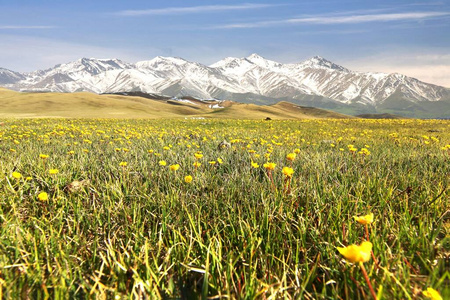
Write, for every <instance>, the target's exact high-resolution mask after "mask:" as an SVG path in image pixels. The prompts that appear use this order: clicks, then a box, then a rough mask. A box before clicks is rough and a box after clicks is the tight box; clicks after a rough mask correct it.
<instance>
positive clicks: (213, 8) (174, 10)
mask: <svg viewBox="0 0 450 300" xmlns="http://www.w3.org/2000/svg"><path fill="white" fill-rule="evenodd" d="M273 6H276V5H273V4H256V3H254V4H251V3H245V4H238V5H203V6H190V7H166V8H156V9H143V10H123V11H119V12H117V13H115V15H119V16H128V17H134V16H149V15H174V14H196V13H206V12H219V11H230V10H246V9H257V8H268V7H273Z"/></svg>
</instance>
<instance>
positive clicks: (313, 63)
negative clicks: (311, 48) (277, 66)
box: [299, 56, 350, 72]
mask: <svg viewBox="0 0 450 300" xmlns="http://www.w3.org/2000/svg"><path fill="white" fill-rule="evenodd" d="M299 65H301V66H302V67H304V68H318V69H333V70H338V71H342V72H350V70H348V69H346V68H344V67H342V66H339V65H337V64H335V63H333V62H331V61H329V60H327V59H325V58H323V57H320V56H314V57H313V58H310V59H308V60H305V61H304V62H301V63H300V64H299Z"/></svg>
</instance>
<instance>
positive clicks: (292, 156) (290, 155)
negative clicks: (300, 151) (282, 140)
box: [286, 153, 297, 161]
mask: <svg viewBox="0 0 450 300" xmlns="http://www.w3.org/2000/svg"><path fill="white" fill-rule="evenodd" d="M296 157H297V154H295V153H289V154H288V155H286V159H287V160H289V161H293V160H294V159H295V158H296Z"/></svg>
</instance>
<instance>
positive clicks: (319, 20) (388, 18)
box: [214, 12, 450, 29]
mask: <svg viewBox="0 0 450 300" xmlns="http://www.w3.org/2000/svg"><path fill="white" fill-rule="evenodd" d="M447 16H450V12H409V13H384V14H359V15H340V16H336V15H319V16H308V17H303V18H291V19H284V20H275V21H260V22H253V23H234V24H226V25H222V26H217V27H214V28H216V29H235V28H260V27H272V26H279V25H296V24H319V25H336V24H358V23H369V22H393V21H417V20H425V19H431V18H438V17H447Z"/></svg>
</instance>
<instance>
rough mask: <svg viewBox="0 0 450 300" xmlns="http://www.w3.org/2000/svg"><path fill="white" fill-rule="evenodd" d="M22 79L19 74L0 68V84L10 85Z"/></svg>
mask: <svg viewBox="0 0 450 300" xmlns="http://www.w3.org/2000/svg"><path fill="white" fill-rule="evenodd" d="M23 79H25V77H24V76H23V75H22V74H20V73H17V72H13V71H11V70H8V69H4V68H0V84H11V83H15V82H17V81H20V80H23Z"/></svg>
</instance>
